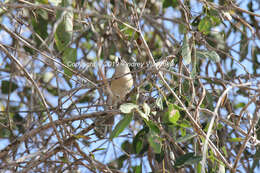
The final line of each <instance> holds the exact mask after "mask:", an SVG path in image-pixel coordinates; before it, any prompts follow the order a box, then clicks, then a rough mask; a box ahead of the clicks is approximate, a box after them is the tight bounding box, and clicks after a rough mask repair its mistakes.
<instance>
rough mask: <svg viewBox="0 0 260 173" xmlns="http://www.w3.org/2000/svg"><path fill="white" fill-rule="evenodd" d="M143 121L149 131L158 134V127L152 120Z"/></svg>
mask: <svg viewBox="0 0 260 173" xmlns="http://www.w3.org/2000/svg"><path fill="white" fill-rule="evenodd" d="M145 122H146V124H147V126H148V127H149V129H150V130H151V131H153V132H155V133H157V134H160V129H159V128H158V126H157V125H156V124H155V123H154V122H152V121H150V120H148V121H145Z"/></svg>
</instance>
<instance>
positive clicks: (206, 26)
mask: <svg viewBox="0 0 260 173" xmlns="http://www.w3.org/2000/svg"><path fill="white" fill-rule="evenodd" d="M198 29H199V31H200V32H202V33H204V34H208V33H209V32H210V29H211V21H210V18H209V17H204V18H203V19H201V20H200V23H199V26H198Z"/></svg>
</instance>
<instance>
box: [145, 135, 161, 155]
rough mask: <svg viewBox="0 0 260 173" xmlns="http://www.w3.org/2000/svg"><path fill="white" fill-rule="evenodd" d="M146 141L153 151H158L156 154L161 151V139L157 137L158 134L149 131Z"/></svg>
mask: <svg viewBox="0 0 260 173" xmlns="http://www.w3.org/2000/svg"><path fill="white" fill-rule="evenodd" d="M148 142H149V144H150V145H151V147H152V148H153V151H154V152H155V153H158V154H159V153H161V149H162V139H161V138H160V137H159V135H158V134H156V133H154V132H153V131H151V132H150V133H149V135H148Z"/></svg>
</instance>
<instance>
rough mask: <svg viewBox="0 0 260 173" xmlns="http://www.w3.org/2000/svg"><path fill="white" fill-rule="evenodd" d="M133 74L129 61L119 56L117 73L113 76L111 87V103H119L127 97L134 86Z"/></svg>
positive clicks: (116, 67)
mask: <svg viewBox="0 0 260 173" xmlns="http://www.w3.org/2000/svg"><path fill="white" fill-rule="evenodd" d="M133 83H134V81H133V76H132V74H131V70H130V68H129V66H128V64H127V62H126V61H125V60H123V59H121V58H118V63H116V66H115V73H114V75H113V76H112V80H111V84H110V89H111V96H110V97H111V98H110V100H109V102H110V103H109V104H111V103H112V105H117V104H118V103H120V102H122V101H123V100H124V99H125V96H126V95H127V94H128V93H129V92H130V90H131V88H132V86H133Z"/></svg>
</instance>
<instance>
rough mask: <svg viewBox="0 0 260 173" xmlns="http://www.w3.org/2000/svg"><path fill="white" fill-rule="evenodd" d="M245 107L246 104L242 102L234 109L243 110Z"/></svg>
mask: <svg viewBox="0 0 260 173" xmlns="http://www.w3.org/2000/svg"><path fill="white" fill-rule="evenodd" d="M245 105H246V104H245V103H243V102H240V103H238V104H236V105H235V106H234V108H235V109H238V108H243V107H244V106H245Z"/></svg>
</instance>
